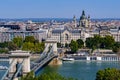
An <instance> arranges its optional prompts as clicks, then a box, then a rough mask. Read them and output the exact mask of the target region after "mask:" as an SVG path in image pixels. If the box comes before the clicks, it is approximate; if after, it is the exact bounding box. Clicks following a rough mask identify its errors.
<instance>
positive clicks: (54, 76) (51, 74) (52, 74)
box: [20, 72, 77, 80]
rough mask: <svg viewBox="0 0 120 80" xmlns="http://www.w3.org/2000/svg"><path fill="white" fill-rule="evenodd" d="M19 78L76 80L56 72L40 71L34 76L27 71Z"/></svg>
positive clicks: (28, 79)
mask: <svg viewBox="0 0 120 80" xmlns="http://www.w3.org/2000/svg"><path fill="white" fill-rule="evenodd" d="M20 80H77V79H74V78H69V77H64V76H62V75H60V74H58V73H56V72H49V73H42V74H41V75H39V76H38V77H35V75H34V73H33V72H30V73H28V74H27V75H26V76H24V77H22V78H21V79H20Z"/></svg>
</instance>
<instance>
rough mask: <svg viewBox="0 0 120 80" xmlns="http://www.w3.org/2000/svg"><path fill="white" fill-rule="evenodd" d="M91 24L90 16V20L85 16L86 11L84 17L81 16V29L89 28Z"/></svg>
mask: <svg viewBox="0 0 120 80" xmlns="http://www.w3.org/2000/svg"><path fill="white" fill-rule="evenodd" d="M89 22H90V16H88V18H87V17H86V15H85V11H84V10H83V11H82V15H81V17H80V20H79V27H81V28H88V27H89V25H90V23H89Z"/></svg>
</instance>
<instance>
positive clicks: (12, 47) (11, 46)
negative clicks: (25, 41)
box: [8, 42, 18, 50]
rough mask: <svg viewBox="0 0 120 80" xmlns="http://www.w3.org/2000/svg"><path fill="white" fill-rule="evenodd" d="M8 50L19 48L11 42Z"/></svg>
mask: <svg viewBox="0 0 120 80" xmlns="http://www.w3.org/2000/svg"><path fill="white" fill-rule="evenodd" d="M8 49H9V50H17V49H18V47H17V45H16V44H14V43H13V42H9V43H8Z"/></svg>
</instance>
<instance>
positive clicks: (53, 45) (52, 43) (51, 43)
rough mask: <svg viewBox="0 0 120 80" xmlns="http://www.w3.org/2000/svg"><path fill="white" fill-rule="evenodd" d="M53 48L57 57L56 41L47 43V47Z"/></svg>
mask: <svg viewBox="0 0 120 80" xmlns="http://www.w3.org/2000/svg"><path fill="white" fill-rule="evenodd" d="M47 45H48V46H52V47H53V53H54V54H56V55H57V42H56V41H46V42H45V46H47Z"/></svg>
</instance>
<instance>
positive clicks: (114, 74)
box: [96, 68, 120, 80]
mask: <svg viewBox="0 0 120 80" xmlns="http://www.w3.org/2000/svg"><path fill="white" fill-rule="evenodd" d="M96 80H120V70H118V69H115V68H107V69H104V70H99V71H98V72H97V73H96Z"/></svg>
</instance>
